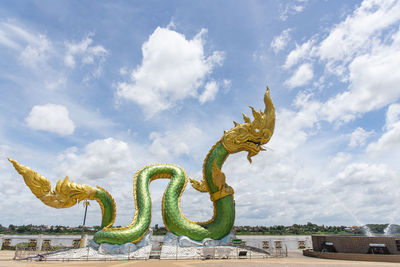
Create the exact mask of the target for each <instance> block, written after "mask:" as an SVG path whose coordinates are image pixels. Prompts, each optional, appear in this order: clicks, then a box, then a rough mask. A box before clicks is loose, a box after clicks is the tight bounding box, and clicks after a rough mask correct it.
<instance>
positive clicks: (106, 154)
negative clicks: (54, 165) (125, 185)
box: [57, 138, 136, 182]
mask: <svg viewBox="0 0 400 267" xmlns="http://www.w3.org/2000/svg"><path fill="white" fill-rule="evenodd" d="M131 151H134V150H132V148H131V147H130V146H129V145H128V144H127V143H126V142H123V141H120V140H116V139H114V138H106V139H99V140H95V141H93V142H91V143H89V144H87V145H86V146H85V147H84V148H83V149H82V151H79V150H78V148H76V147H71V148H68V149H67V150H65V151H64V152H63V153H61V154H60V155H58V157H57V160H58V161H59V162H60V165H59V167H58V170H57V172H59V173H60V174H61V175H68V176H69V177H70V178H71V179H74V180H75V181H77V182H78V180H77V179H80V180H81V181H85V182H86V181H91V180H101V179H110V180H111V179H116V178H118V177H120V175H121V174H126V173H128V177H129V175H130V176H131V175H132V173H131V174H129V170H131V171H135V166H136V164H135V161H134V160H133V155H132V153H131Z"/></svg>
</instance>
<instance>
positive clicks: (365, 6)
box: [283, 0, 400, 122]
mask: <svg viewBox="0 0 400 267" xmlns="http://www.w3.org/2000/svg"><path fill="white" fill-rule="evenodd" d="M399 20H400V2H398V1H380V0H376V1H375V0H365V1H363V2H362V4H361V6H360V7H359V8H357V9H356V10H355V11H354V12H353V13H352V14H350V15H349V16H348V17H347V18H346V19H345V20H344V21H342V22H340V23H338V24H337V25H335V26H334V27H333V28H332V29H331V30H330V32H329V33H328V35H327V37H325V38H323V39H322V40H321V41H320V42H318V41H317V37H316V36H314V37H312V38H310V39H309V40H307V41H305V42H304V43H303V44H302V45H300V46H298V45H297V46H296V49H294V50H293V51H291V52H290V53H289V54H288V56H287V58H286V62H285V64H284V66H283V67H284V68H286V69H287V68H290V67H292V66H294V65H296V64H300V63H301V64H303V65H302V66H304V64H310V63H305V61H306V62H310V61H311V62H313V61H318V63H323V64H324V67H325V72H324V73H323V76H322V77H321V78H323V79H322V80H327V79H325V78H326V77H327V76H328V75H331V74H334V75H337V77H338V78H339V79H340V80H341V81H342V82H343V83H347V84H348V85H347V86H346V85H345V86H344V87H345V88H344V90H342V92H341V93H338V94H337V95H334V96H331V97H330V98H329V99H328V100H326V101H325V102H324V103H323V104H322V106H321V111H320V119H321V120H327V121H328V122H335V121H336V122H349V121H351V120H354V119H355V118H357V117H358V116H361V115H362V114H363V113H365V112H369V111H371V110H376V109H379V108H382V107H384V106H386V105H388V104H391V103H393V102H396V101H397V99H399V98H400V90H398V84H400V71H397V69H398V68H397V67H396V66H397V65H398V62H400V30H399V27H398V25H397V24H396V23H397V22H398V21H399ZM313 63H314V62H313ZM303 70H307V68H304V67H303ZM300 73H301V72H299V69H298V70H297V72H296V73H295V74H294V75H293V76H292V77H291V78H290V79H289V80H287V81H286V84H287V85H288V86H289V87H294V86H297V85H298V84H303V83H305V80H306V79H305V80H304V79H303V78H302V77H301V76H300ZM308 74H311V72H308ZM309 77H311V78H310V79H312V78H313V77H314V76H311V75H309ZM321 78H320V79H319V80H321ZM314 84H315V85H316V86H320V84H318V83H314ZM346 87H347V88H346Z"/></svg>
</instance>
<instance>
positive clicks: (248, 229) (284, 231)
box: [0, 222, 400, 235]
mask: <svg viewBox="0 0 400 267" xmlns="http://www.w3.org/2000/svg"><path fill="white" fill-rule="evenodd" d="M367 226H368V227H369V228H370V229H371V232H372V233H374V234H376V235H383V234H384V231H385V229H386V227H387V226H388V224H368V225H367ZM99 230H101V227H100V226H93V227H82V226H79V227H68V226H62V225H56V226H46V225H32V224H29V225H22V226H16V225H12V224H11V225H9V227H4V226H2V225H1V224H0V233H2V234H52V235H54V234H64V235H65V234H67V235H68V234H71V235H79V234H82V233H88V234H90V233H95V232H97V231H99ZM234 230H235V231H236V234H237V235H311V234H330V235H332V234H335V235H364V231H363V229H362V228H361V227H358V226H351V227H348V226H326V225H317V224H313V223H311V222H308V223H307V224H293V225H291V226H284V225H273V226H235V227H234ZM166 233H167V229H166V228H165V227H164V226H159V225H158V224H156V225H155V227H154V228H153V235H165V234H166ZM391 234H393V235H400V225H396V224H392V225H391Z"/></svg>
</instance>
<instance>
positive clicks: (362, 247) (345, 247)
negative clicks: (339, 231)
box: [311, 235, 400, 254]
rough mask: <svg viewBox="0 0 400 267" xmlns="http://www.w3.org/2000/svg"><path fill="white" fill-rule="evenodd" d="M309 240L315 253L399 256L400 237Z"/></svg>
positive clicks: (324, 236)
mask: <svg viewBox="0 0 400 267" xmlns="http://www.w3.org/2000/svg"><path fill="white" fill-rule="evenodd" d="M311 238H312V244H313V250H314V251H315V252H322V251H325V252H337V253H359V254H368V253H370V254H400V237H388V236H330V235H313V236H312V237H311ZM374 252H375V253H374ZM380 252H382V253H380ZM383 252H386V253H383Z"/></svg>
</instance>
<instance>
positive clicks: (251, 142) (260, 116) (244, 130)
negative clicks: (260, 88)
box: [222, 87, 275, 163]
mask: <svg viewBox="0 0 400 267" xmlns="http://www.w3.org/2000/svg"><path fill="white" fill-rule="evenodd" d="M264 103H265V110H264V112H262V111H261V110H260V112H257V111H256V110H255V109H254V108H253V107H250V108H251V110H252V112H253V116H254V120H253V121H251V120H250V118H249V117H247V116H246V115H245V114H243V119H244V123H242V124H239V123H237V122H235V121H234V122H233V123H234V124H235V127H233V128H232V129H230V130H229V131H225V133H224V136H223V137H222V145H223V146H224V147H225V149H226V150H227V151H228V152H229V153H231V154H232V153H237V152H240V151H247V152H248V155H247V159H248V160H249V161H250V163H251V157H253V156H255V155H257V154H258V152H260V151H261V150H265V148H263V147H262V145H265V144H266V143H268V141H269V140H270V139H271V136H272V134H273V133H274V128H275V108H274V104H273V103H272V100H271V97H270V95H269V88H268V87H267V91H266V92H265V95H264Z"/></svg>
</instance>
